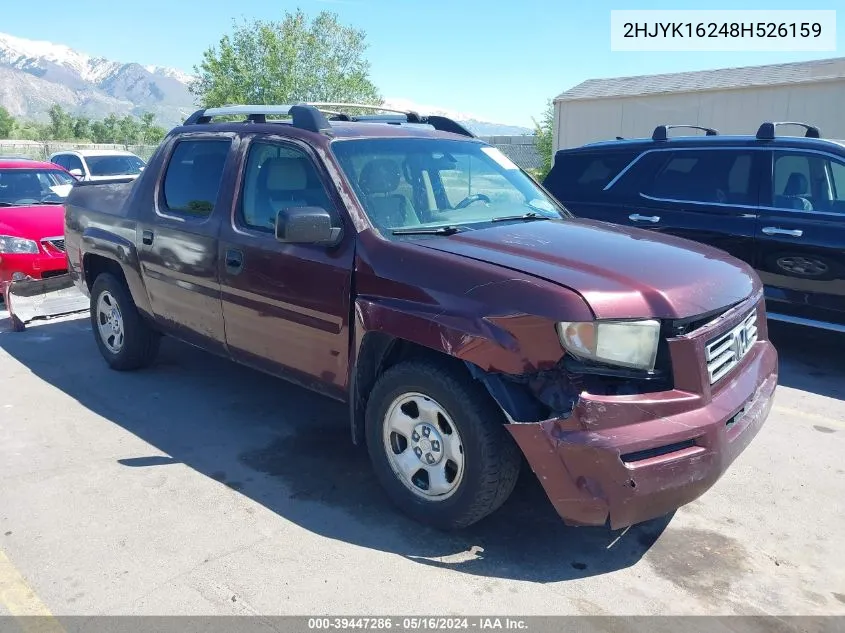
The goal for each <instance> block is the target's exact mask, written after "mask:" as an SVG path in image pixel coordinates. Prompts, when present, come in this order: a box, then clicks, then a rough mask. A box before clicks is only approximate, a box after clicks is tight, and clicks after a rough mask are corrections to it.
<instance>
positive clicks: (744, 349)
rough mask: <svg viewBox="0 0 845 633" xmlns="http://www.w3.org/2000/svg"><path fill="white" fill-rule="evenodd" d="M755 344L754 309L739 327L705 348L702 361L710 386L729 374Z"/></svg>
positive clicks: (755, 320)
mask: <svg viewBox="0 0 845 633" xmlns="http://www.w3.org/2000/svg"><path fill="white" fill-rule="evenodd" d="M756 342H757V310H756V308H755V309H754V310H752V311H751V312H750V313H749V314H747V315H746V316H745V317H744V318H743V319H742V322H741V323H740V324H739V325H737V326H736V327H734V328H733V329H731V330H730V331H728V332H725V333H724V334H720V335H719V336H717V337H716V338H714V339H713V340H711V341H710V342H708V343H707V345H706V346H705V348H704V359H705V360H706V361H707V373H708V374H709V376H710V384H711V385H713V384H715V383H717V382H718V381H719V380H721V379H722V378H724V377H725V376H726V375H727V374H728V373H730V371H731V370H732V369H733V368H734V367H736V366H737V365H738V364H739V361H741V360H742V359H743V358H744V357H745V355H746V354H747V353H748V350H750V349H751V347H752V346H753V345H754V343H756Z"/></svg>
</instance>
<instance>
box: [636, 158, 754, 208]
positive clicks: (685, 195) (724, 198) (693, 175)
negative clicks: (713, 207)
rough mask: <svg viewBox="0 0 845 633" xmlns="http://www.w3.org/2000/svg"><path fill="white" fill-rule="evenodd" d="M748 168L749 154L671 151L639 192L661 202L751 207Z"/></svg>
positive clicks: (751, 197)
mask: <svg viewBox="0 0 845 633" xmlns="http://www.w3.org/2000/svg"><path fill="white" fill-rule="evenodd" d="M752 165H753V160H752V155H751V153H750V152H742V151H732V150H702V151H683V152H672V153H670V155H669V157H668V158H666V159H664V161H663V163H662V165H658V171H657V175H656V176H655V177H654V179H653V180H652V181H651V182H650V183H649V186H647V187H646V188H645V190H644V191H643V193H644V194H646V195H649V196H652V197H654V198H660V199H665V200H678V201H684V202H703V203H711V204H712V203H716V204H742V205H753V204H755V203H756V200H755V199H754V192H753V188H752V186H751V180H752Z"/></svg>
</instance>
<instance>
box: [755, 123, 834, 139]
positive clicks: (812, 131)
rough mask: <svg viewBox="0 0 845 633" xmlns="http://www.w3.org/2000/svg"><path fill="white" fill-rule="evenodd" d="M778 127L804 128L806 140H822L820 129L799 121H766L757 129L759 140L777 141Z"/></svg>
mask: <svg viewBox="0 0 845 633" xmlns="http://www.w3.org/2000/svg"><path fill="white" fill-rule="evenodd" d="M778 125H797V126H798V127H803V128H804V129H805V130H806V132H805V133H804V137H805V138H821V133H820V132H819V128H817V127H815V126H813V125H807V124H806V123H799V122H797V121H766V122H765V123H763V124H762V125H761V126H760V127H759V128H758V129H757V139H758V140H761V141H773V140H774V139H775V128H776V127H777V126H778Z"/></svg>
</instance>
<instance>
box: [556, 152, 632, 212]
mask: <svg viewBox="0 0 845 633" xmlns="http://www.w3.org/2000/svg"><path fill="white" fill-rule="evenodd" d="M638 154H639V152H631V151H625V152H622V151H615V152H608V153H602V154H593V153H574V154H562V155H561V156H559V157H557V158H556V159H555V164H554V167H553V168H552V171H551V172H549V175H548V176H547V177H546V179H545V181H544V183H543V184H544V185H545V186H546V187H547V188H548V189H549V191H551V192H552V193H553V194H554V196H555V197H556V198H558V199H560V200H588V199H592V198H594V197H595V196H597V195H600V194H601V195H605V194H604V193H602V192H603V191H604V188H605V187H606V186H607V185H609V184H610V183H611V182H612V181H613V179H614V178H616V176H618V175H619V174H620V173H621V172H622V170H623V169H625V168H626V167H627V166H628V165H629V164H630V163H631V161H633V160H634V159H635V158H636V157H637V155H638ZM611 191H612V190H611ZM618 191H619V190H618V189H617V190H616V191H612V193H610V194H609V195H613V193H616V192H618Z"/></svg>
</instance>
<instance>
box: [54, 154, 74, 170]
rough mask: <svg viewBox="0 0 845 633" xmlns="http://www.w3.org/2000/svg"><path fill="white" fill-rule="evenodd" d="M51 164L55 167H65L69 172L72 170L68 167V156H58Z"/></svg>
mask: <svg viewBox="0 0 845 633" xmlns="http://www.w3.org/2000/svg"><path fill="white" fill-rule="evenodd" d="M51 162H52V163H53V164H54V165H58V166H59V167H64V168H65V169H68V170H69V169H70V168H69V167H68V160H67V156H64V155H62V156H56V157H55V158H53V160H52V161H51Z"/></svg>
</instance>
